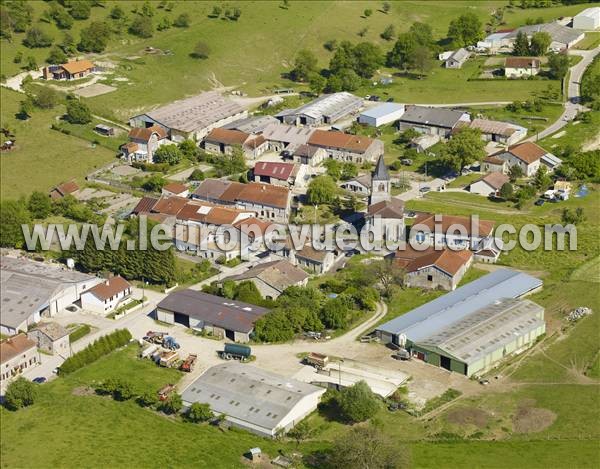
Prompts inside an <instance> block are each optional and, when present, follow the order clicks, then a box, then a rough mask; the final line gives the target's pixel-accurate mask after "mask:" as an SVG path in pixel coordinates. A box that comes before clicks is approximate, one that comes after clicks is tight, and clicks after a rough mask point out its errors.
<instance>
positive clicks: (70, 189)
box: [50, 181, 79, 199]
mask: <svg viewBox="0 0 600 469" xmlns="http://www.w3.org/2000/svg"><path fill="white" fill-rule="evenodd" d="M78 190H79V186H78V185H77V183H76V182H75V181H69V182H63V183H62V184H60V185H58V186H56V187H55V188H54V189H52V190H51V191H50V197H52V198H53V199H56V198H59V197H64V196H65V195H68V194H74V193H75V192H77V191H78Z"/></svg>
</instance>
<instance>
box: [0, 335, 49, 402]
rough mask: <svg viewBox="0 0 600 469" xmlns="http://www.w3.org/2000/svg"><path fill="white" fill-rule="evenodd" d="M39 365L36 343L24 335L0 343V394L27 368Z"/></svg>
mask: <svg viewBox="0 0 600 469" xmlns="http://www.w3.org/2000/svg"><path fill="white" fill-rule="evenodd" d="M39 363H40V354H39V353H38V351H37V347H36V343H35V342H34V341H33V340H31V339H28V338H27V336H26V335H25V334H18V335H15V336H13V337H10V338H8V339H4V340H3V341H2V342H0V392H2V394H4V391H5V389H6V386H7V385H8V383H9V382H10V381H11V380H13V379H14V378H16V377H18V376H19V375H20V374H21V373H23V372H24V371H25V370H27V369H28V368H31V367H33V366H37V365H38V364H39Z"/></svg>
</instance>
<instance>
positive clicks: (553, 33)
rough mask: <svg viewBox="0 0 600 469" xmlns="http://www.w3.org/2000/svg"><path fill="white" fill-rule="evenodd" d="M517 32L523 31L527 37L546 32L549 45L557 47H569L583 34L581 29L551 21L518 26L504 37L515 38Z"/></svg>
mask: <svg viewBox="0 0 600 469" xmlns="http://www.w3.org/2000/svg"><path fill="white" fill-rule="evenodd" d="M519 32H524V33H525V34H527V37H531V36H532V35H533V34H534V33H537V32H544V33H548V34H549V35H550V37H551V38H552V44H551V46H550V47H552V48H559V49H562V48H569V47H571V46H572V45H574V44H575V43H577V42H579V41H580V40H581V39H583V38H584V36H585V34H584V32H583V31H580V30H578V29H573V28H569V27H567V26H563V25H562V24H560V23H558V22H553V23H543V24H532V25H528V26H521V27H520V28H517V29H515V30H514V31H511V32H510V33H509V34H508V35H507V36H506V38H507V39H510V40H512V39H516V37H517V34H518V33H519Z"/></svg>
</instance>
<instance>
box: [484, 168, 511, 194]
mask: <svg viewBox="0 0 600 469" xmlns="http://www.w3.org/2000/svg"><path fill="white" fill-rule="evenodd" d="M480 181H484V182H485V183H486V184H488V185H489V186H490V187H492V188H494V189H496V190H500V188H501V187H502V186H503V185H504V184H506V183H507V182H508V181H510V178H509V177H508V176H507V175H506V174H504V173H497V172H496V173H490V174H488V175H487V176H484V177H482V178H481V179H480Z"/></svg>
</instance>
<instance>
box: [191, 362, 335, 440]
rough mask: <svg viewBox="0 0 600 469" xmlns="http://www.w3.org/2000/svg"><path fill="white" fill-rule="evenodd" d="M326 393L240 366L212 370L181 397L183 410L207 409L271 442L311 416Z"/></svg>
mask: <svg viewBox="0 0 600 469" xmlns="http://www.w3.org/2000/svg"><path fill="white" fill-rule="evenodd" d="M324 392H325V389H323V388H319V387H317V386H313V385H312V384H307V383H303V382H301V381H297V380H295V379H290V378H286V377H284V376H280V375H277V374H275V373H270V372H268V371H264V370H261V369H260V368H257V367H254V366H251V365H245V364H241V363H232V362H228V363H225V364H223V365H217V366H213V367H212V368H209V369H208V370H206V371H205V372H204V374H202V375H201V376H200V377H199V378H198V379H197V380H196V381H194V382H193V383H192V384H191V385H190V386H189V387H188V388H187V389H186V390H185V391H184V392H183V395H182V399H183V404H184V407H190V406H191V405H192V404H193V403H194V402H201V403H206V404H208V405H210V408H211V410H212V411H213V412H214V413H215V414H222V415H224V416H225V420H226V421H227V422H229V423H230V424H231V425H233V426H235V427H239V428H243V429H244V430H247V431H249V432H252V433H255V434H257V435H261V436H266V437H270V438H273V437H275V436H276V435H277V434H279V433H280V432H283V433H285V432H287V431H288V430H290V429H292V428H293V427H294V426H295V425H296V424H298V423H299V422H300V421H301V420H302V419H303V418H304V417H306V416H307V415H308V414H310V413H311V412H313V411H314V410H315V409H316V408H317V405H318V404H319V400H320V398H321V395H322V394H323V393H324Z"/></svg>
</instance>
